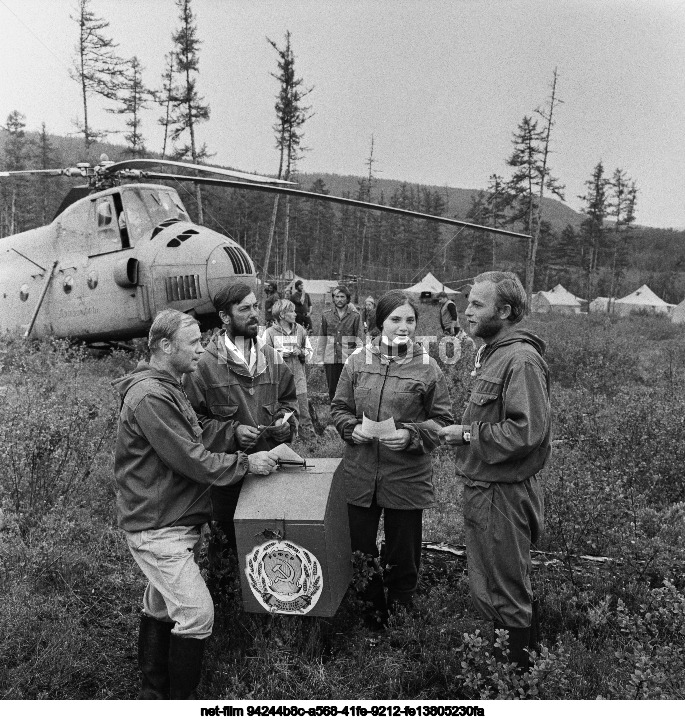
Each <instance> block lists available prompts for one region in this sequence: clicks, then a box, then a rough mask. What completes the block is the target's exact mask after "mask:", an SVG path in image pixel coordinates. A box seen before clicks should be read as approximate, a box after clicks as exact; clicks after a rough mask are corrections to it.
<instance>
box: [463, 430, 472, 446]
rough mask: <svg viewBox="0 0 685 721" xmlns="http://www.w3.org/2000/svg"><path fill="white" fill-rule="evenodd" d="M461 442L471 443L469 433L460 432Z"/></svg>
mask: <svg viewBox="0 0 685 721" xmlns="http://www.w3.org/2000/svg"><path fill="white" fill-rule="evenodd" d="M461 440H462V441H463V442H464V443H471V431H462V432H461Z"/></svg>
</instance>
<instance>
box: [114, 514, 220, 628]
mask: <svg viewBox="0 0 685 721" xmlns="http://www.w3.org/2000/svg"><path fill="white" fill-rule="evenodd" d="M200 530H201V526H169V527H167V528H159V529H155V530H149V531H136V532H133V533H126V541H127V543H128V547H129V550H130V551H131V554H132V555H133V558H134V560H135V562H136V563H137V564H138V565H139V566H140V569H141V570H142V572H143V573H144V574H145V577H146V578H147V580H148V584H147V588H146V589H145V593H144V594H143V613H145V614H146V615H147V616H150V617H152V618H155V619H157V620H158V621H167V622H172V623H175V626H174V628H173V630H172V633H173V634H175V635H177V636H184V637H185V638H207V637H208V636H210V635H211V633H212V626H213V624H214V602H213V601H212V597H211V595H210V593H209V591H208V590H207V585H206V584H205V582H204V579H203V578H202V576H201V574H200V568H199V566H198V565H197V556H198V553H199V550H200V541H201V538H202V536H201V533H200Z"/></svg>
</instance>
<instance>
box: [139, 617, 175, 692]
mask: <svg viewBox="0 0 685 721" xmlns="http://www.w3.org/2000/svg"><path fill="white" fill-rule="evenodd" d="M173 627H174V624H173V623H171V622H169V621H158V620H157V619H156V618H152V617H150V616H146V615H145V614H142V615H141V617H140V628H139V630H138V665H139V666H140V671H141V674H142V677H143V678H142V684H141V688H140V693H139V694H138V698H139V699H149V700H153V699H154V700H159V699H168V698H169V643H170V641H171V629H172V628H173Z"/></svg>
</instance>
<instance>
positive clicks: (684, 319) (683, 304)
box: [671, 300, 685, 324]
mask: <svg viewBox="0 0 685 721" xmlns="http://www.w3.org/2000/svg"><path fill="white" fill-rule="evenodd" d="M671 321H672V322H673V323H678V324H681V323H685V300H682V301H680V303H678V305H677V306H676V307H675V308H674V309H673V311H672V313H671Z"/></svg>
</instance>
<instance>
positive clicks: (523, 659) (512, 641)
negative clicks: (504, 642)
mask: <svg viewBox="0 0 685 721" xmlns="http://www.w3.org/2000/svg"><path fill="white" fill-rule="evenodd" d="M498 629H502V630H504V631H508V632H509V661H508V662H509V663H515V664H516V666H517V667H518V671H519V673H525V672H526V671H528V670H529V669H530V658H529V656H528V651H527V650H526V649H528V648H529V647H530V626H527V627H526V628H516V627H514V626H502V625H500V624H498V623H495V636H494V637H495V638H497V630H498ZM494 655H495V658H496V659H497V660H498V661H502V662H506V661H507V659H506V657H505V655H504V653H503V652H502V650H501V649H500V648H497V647H495V648H494Z"/></svg>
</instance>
